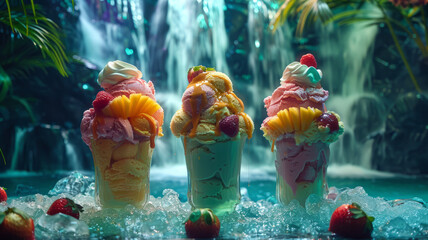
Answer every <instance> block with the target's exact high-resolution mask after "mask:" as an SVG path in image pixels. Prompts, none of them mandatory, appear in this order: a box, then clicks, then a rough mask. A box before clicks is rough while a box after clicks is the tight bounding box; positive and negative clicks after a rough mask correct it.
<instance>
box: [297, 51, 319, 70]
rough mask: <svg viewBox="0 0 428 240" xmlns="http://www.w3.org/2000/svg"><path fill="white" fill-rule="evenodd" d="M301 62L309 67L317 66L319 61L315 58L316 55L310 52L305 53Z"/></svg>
mask: <svg viewBox="0 0 428 240" xmlns="http://www.w3.org/2000/svg"><path fill="white" fill-rule="evenodd" d="M300 63H301V64H304V65H306V66H308V67H314V68H317V61H316V60H315V57H314V55H312V54H310V53H308V54H305V55H303V56H302V57H301V58H300Z"/></svg>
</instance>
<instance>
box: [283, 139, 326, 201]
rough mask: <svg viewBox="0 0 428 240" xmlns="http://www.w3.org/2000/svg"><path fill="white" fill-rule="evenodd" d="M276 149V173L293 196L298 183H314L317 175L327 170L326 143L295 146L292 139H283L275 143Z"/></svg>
mask: <svg viewBox="0 0 428 240" xmlns="http://www.w3.org/2000/svg"><path fill="white" fill-rule="evenodd" d="M276 147H277V158H276V161H275V165H276V169H277V172H278V174H279V175H280V176H281V177H282V178H283V179H284V180H285V181H286V182H287V183H288V185H290V187H291V189H292V190H293V193H294V194H296V190H297V184H298V183H299V182H314V180H315V179H316V178H317V176H318V174H320V173H321V171H325V170H326V168H327V160H328V159H329V156H330V149H329V147H328V144H326V143H323V142H317V143H313V144H312V145H307V144H302V145H296V143H295V141H294V139H293V138H283V139H281V140H280V141H278V142H276Z"/></svg>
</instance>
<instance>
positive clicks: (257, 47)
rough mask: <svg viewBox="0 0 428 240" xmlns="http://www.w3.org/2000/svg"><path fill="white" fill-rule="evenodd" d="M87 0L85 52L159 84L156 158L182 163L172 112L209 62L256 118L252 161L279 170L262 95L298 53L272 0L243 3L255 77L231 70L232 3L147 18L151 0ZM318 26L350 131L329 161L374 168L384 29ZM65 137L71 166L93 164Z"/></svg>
mask: <svg viewBox="0 0 428 240" xmlns="http://www.w3.org/2000/svg"><path fill="white" fill-rule="evenodd" d="M88 2H89V1H84V0H83V1H77V7H78V9H79V11H80V17H79V25H80V30H81V35H82V36H83V42H82V46H81V49H80V53H79V55H80V56H81V57H83V58H84V59H87V60H89V61H90V62H93V63H95V65H97V66H98V68H100V69H101V68H102V67H103V66H104V65H105V64H106V63H107V61H110V60H116V59H120V60H123V61H127V62H130V63H132V64H134V65H136V66H137V67H139V68H140V69H141V70H142V72H143V78H144V79H145V80H146V81H148V80H152V81H153V82H154V84H155V86H156V96H157V100H158V101H159V102H160V104H161V105H162V106H163V108H164V111H165V123H164V126H163V130H164V137H162V138H159V139H157V140H156V146H157V147H156V150H155V151H154V157H153V165H155V166H166V165H177V164H178V165H183V164H184V154H183V149H182V143H181V141H180V140H179V139H178V138H176V137H175V136H173V135H172V133H171V132H170V130H169V125H170V119H171V118H172V116H173V114H174V113H175V111H176V110H178V109H179V108H180V107H181V95H182V93H183V91H184V90H185V89H186V87H187V84H188V83H187V79H186V76H187V70H188V69H189V67H191V66H194V65H200V64H202V65H205V66H213V67H215V68H216V69H217V70H218V71H221V72H224V73H226V74H228V75H229V76H230V78H231V79H232V81H233V82H234V86H235V91H236V93H237V95H238V96H239V97H240V98H241V99H242V100H243V101H244V103H245V111H246V112H247V113H248V114H249V115H250V116H251V117H252V118H253V120H254V123H255V130H254V134H253V136H254V137H253V139H251V140H250V141H247V143H246V147H245V150H244V156H243V159H244V160H243V163H244V165H248V167H250V166H254V165H257V166H259V167H260V166H263V167H268V168H273V164H272V162H273V158H274V156H273V154H272V153H270V148H269V143H268V142H267V141H266V140H265V139H264V138H263V137H262V132H261V131H260V130H259V126H260V124H261V122H262V121H263V119H264V118H265V116H266V112H265V109H264V107H263V105H264V104H263V99H264V98H265V97H266V96H268V95H271V93H272V91H273V90H274V89H275V88H276V87H278V86H279V83H280V80H279V79H280V78H281V75H282V72H283V70H284V68H285V67H286V66H287V64H289V63H290V62H292V61H295V60H296V58H297V57H298V56H297V52H298V50H297V49H293V44H292V39H293V34H294V32H292V29H291V28H290V26H289V25H288V23H287V22H285V23H284V25H282V26H281V27H279V28H278V29H277V31H276V32H275V33H272V32H271V31H270V29H269V27H268V26H269V22H270V20H271V19H272V17H273V16H274V14H275V12H276V11H277V8H278V6H277V5H275V4H272V2H271V1H267V0H251V1H249V2H248V4H247V8H246V10H243V11H244V12H245V16H246V17H247V19H246V25H245V26H246V28H247V29H246V31H245V32H246V33H247V34H248V36H246V37H245V38H243V37H242V36H241V38H242V39H244V40H246V41H247V42H246V43H245V45H247V46H248V49H245V50H246V51H248V55H247V56H248V57H247V58H245V57H242V58H241V59H242V61H243V62H245V63H246V64H247V66H248V71H249V72H247V73H245V74H247V75H248V76H250V78H249V79H245V78H244V77H243V76H242V75H234V71H236V69H235V70H234V69H231V68H229V64H230V63H229V64H228V61H227V55H228V51H230V49H231V48H230V46H229V45H230V43H234V42H236V41H238V40H235V39H230V36H228V33H227V31H226V29H227V26H229V25H230V24H231V22H228V21H226V20H225V19H226V18H225V16H226V15H227V14H228V11H231V10H230V9H228V6H230V5H231V4H234V3H233V2H224V1H223V0H219V1H217V0H198V1H194V0H158V1H155V7H154V11H153V13H152V14H151V16H145V15H144V14H145V13H146V14H147V12H145V8H146V7H147V6H145V4H148V3H147V2H144V1H136V0H116V1H109V2H108V3H105V4H106V6H108V7H107V8H106V9H105V13H102V14H100V13H99V12H98V13H97V11H96V10H94V6H92V5H91V4H88ZM92 4H93V3H92ZM374 14H376V13H374ZM147 19H150V22H149V23H148V22H147ZM147 29H148V30H147ZM319 29H321V30H319V33H318V34H319V36H320V40H319V44H320V47H319V52H317V53H315V54H316V56H317V59H318V62H319V64H318V65H319V66H320V67H319V68H320V69H321V70H322V71H323V75H324V78H323V86H324V88H326V89H327V90H329V91H330V98H329V100H328V101H327V106H328V108H329V109H330V110H333V111H336V112H337V113H339V114H340V115H341V116H342V120H343V122H344V123H345V134H344V135H343V136H342V137H341V138H340V139H339V141H338V142H336V143H334V144H332V145H331V148H332V154H331V164H335V163H337V164H353V165H357V166H362V167H364V168H368V169H369V168H371V160H370V159H371V147H372V140H370V134H372V133H373V132H376V131H380V130H381V129H383V124H384V122H385V121H384V118H385V115H386V114H385V110H384V109H383V108H382V106H383V105H382V103H381V102H380V101H379V99H378V98H377V97H376V96H374V95H373V94H371V93H370V91H368V90H367V89H369V88H370V80H371V76H372V75H373V71H374V69H373V64H372V61H373V60H372V59H373V42H374V39H375V37H376V34H377V27H375V26H373V27H365V26H362V25H360V24H354V25H352V26H349V27H347V28H338V27H336V26H331V25H330V26H327V27H325V26H324V27H319ZM242 39H239V41H243V40H242ZM338 49H341V50H338ZM243 56H245V55H243ZM350 59H352V60H350ZM338 66H340V67H338ZM93 81H96V79H94V80H93ZM16 134H17V135H16V138H15V139H16V141H20V139H26V138H25V135H26V131H25V129H21V130H17V132H16ZM64 144H65V149H66V152H67V158H69V159H70V160H71V161H73V162H75V164H74V165H73V166H86V165H84V164H81V163H78V161H87V160H86V159H81V157H80V156H81V154H80V155H79V156H72V149H73V147H72V146H69V143H68V141H67V140H64ZM15 146H16V150H15V157H14V158H13V161H12V169H16V168H17V163H16V161H18V157H17V156H18V155H19V154H22V153H20V151H23V149H22V147H20V146H19V144H18V145H17V144H15ZM45 161H52V160H51V159H46V160H45ZM29 164H30V163H29ZM27 169H28V166H27ZM69 170H70V169H69Z"/></svg>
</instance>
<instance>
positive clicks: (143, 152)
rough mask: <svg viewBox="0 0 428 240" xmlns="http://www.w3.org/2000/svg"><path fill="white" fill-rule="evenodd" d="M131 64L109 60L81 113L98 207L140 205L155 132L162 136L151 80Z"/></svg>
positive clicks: (145, 191)
mask: <svg viewBox="0 0 428 240" xmlns="http://www.w3.org/2000/svg"><path fill="white" fill-rule="evenodd" d="M141 77H142V74H141V72H140V71H139V70H138V69H137V68H136V67H135V66H133V65H131V64H128V63H125V62H122V61H114V62H109V63H108V64H107V65H106V66H105V68H104V69H103V70H102V71H101V72H100V74H99V76H98V83H99V84H100V86H101V87H102V88H104V89H105V91H100V92H98V94H97V97H96V98H95V100H94V101H93V103H92V104H93V108H90V109H88V110H86V111H85V112H84V113H83V119H82V122H81V126H80V128H81V132H82V139H83V140H84V142H85V143H86V144H87V145H88V146H89V148H90V149H91V151H92V156H93V160H94V167H95V199H96V202H97V203H98V204H99V205H101V206H102V207H111V208H116V207H123V206H125V205H127V204H132V205H135V206H136V207H142V206H143V205H144V204H145V203H146V201H147V200H148V197H149V193H150V185H149V172H150V165H151V159H152V153H153V150H154V147H155V142H154V140H155V137H157V136H162V124H163V109H162V107H161V106H160V105H159V104H158V103H157V102H156V99H155V96H154V94H155V89H154V87H153V83H152V82H150V81H149V82H148V83H146V82H145V81H144V80H142V79H141Z"/></svg>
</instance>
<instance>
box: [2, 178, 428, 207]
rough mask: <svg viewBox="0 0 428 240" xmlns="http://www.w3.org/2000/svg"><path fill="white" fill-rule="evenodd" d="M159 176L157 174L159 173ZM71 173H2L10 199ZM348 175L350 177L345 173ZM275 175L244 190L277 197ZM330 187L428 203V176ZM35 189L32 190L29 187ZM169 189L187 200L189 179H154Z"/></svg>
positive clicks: (244, 184) (153, 189) (156, 186)
mask: <svg viewBox="0 0 428 240" xmlns="http://www.w3.org/2000/svg"><path fill="white" fill-rule="evenodd" d="M84 174H85V175H88V176H91V175H92V176H93V174H92V173H91V172H84ZM155 174H156V173H155ZM68 175H69V172H65V173H54V174H28V173H13V174H9V175H8V174H4V173H3V174H0V185H1V186H4V187H6V188H8V189H9V190H8V194H9V197H12V198H13V197H16V196H18V195H25V192H24V194H19V193H18V194H17V193H16V190H17V187H18V185H24V187H23V189H24V190H27V191H29V193H30V194H34V193H40V194H45V195H46V194H48V192H49V190H51V189H52V188H53V187H54V186H55V184H56V182H57V181H58V180H59V179H61V178H63V177H65V176H68ZM344 175H346V174H344ZM274 180H275V176H274V173H270V174H268V175H265V176H262V177H260V176H258V177H256V178H255V180H252V179H251V177H250V176H249V175H248V174H247V173H245V172H243V173H242V176H241V188H245V189H246V192H248V195H249V197H250V199H252V200H253V201H258V200H261V199H267V198H269V197H272V196H275V181H274ZM327 182H328V184H329V187H332V186H334V187H337V188H339V189H341V188H355V187H358V186H361V187H363V188H364V190H365V191H366V192H367V193H368V195H369V196H372V197H382V198H385V199H387V200H393V199H408V198H413V197H419V198H421V199H423V200H424V201H426V202H428V176H419V177H417V176H391V177H375V176H374V177H371V178H370V176H364V177H352V178H346V177H344V176H339V177H338V176H330V177H327ZM29 187H32V188H29ZM166 188H170V189H173V190H174V191H176V192H177V193H178V194H179V196H180V200H182V201H186V200H187V196H186V194H187V178H186V176H184V175H180V176H153V175H152V180H151V183H150V194H151V195H153V196H154V197H160V196H161V195H162V191H163V190H164V189H166Z"/></svg>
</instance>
